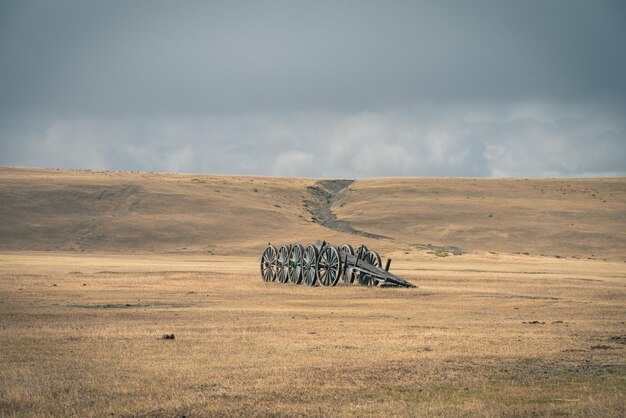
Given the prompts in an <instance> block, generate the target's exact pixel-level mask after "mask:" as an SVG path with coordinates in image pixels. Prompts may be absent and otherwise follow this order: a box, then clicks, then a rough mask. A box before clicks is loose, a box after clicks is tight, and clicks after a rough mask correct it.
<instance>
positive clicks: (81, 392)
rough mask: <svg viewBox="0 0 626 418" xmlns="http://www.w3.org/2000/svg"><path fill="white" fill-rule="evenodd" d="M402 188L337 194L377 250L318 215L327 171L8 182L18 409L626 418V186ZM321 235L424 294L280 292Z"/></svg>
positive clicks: (55, 176) (2, 187) (6, 277)
mask: <svg viewBox="0 0 626 418" xmlns="http://www.w3.org/2000/svg"><path fill="white" fill-rule="evenodd" d="M193 179H197V180H195V181H193ZM202 181H203V182H204V183H201V182H202ZM385 181H387V182H388V191H389V202H390V204H389V205H387V206H385V205H384V204H383V203H382V202H381V200H380V199H381V198H380V197H379V196H380V193H373V192H372V191H371V190H372V188H374V189H376V188H377V189H378V192H381V188H383V189H384V187H383V184H382V183H384V181H383V180H367V181H363V182H361V181H358V182H355V183H353V184H352V185H351V186H350V187H351V188H352V190H349V191H348V192H349V193H343V194H341V195H340V196H338V197H337V199H336V200H335V201H334V203H333V209H334V211H335V212H336V213H337V216H338V218H340V219H348V220H349V222H350V223H351V225H354V226H355V228H357V229H359V230H366V231H371V232H375V233H378V234H382V235H385V236H388V237H389V238H388V239H379V240H375V239H370V238H362V237H360V236H354V235H349V234H345V233H342V232H338V231H331V230H328V229H327V228H324V227H323V226H321V225H319V224H318V223H316V222H313V221H312V220H311V216H310V214H308V213H307V212H306V211H305V210H304V209H303V205H302V203H303V202H302V200H303V199H307V198H308V197H307V196H308V195H307V186H312V185H315V184H316V181H315V180H312V179H296V180H292V179H280V178H230V177H219V176H213V177H211V176H205V177H202V176H193V175H171V176H168V175H162V174H150V173H93V172H67V171H60V172H55V171H54V170H29V169H13V168H5V169H0V214H1V215H2V217H3V223H2V226H1V227H0V415H4V416H13V415H17V416H46V415H55V416H105V415H106V416H110V415H113V416H182V415H185V416H206V415H221V416H238V415H260V416H293V415H326V416H329V415H330V416H335V415H352V416H379V415H397V416H416V415H417V416H450V415H457V416H458V415H465V416H475V415H482V416H519V415H525V416H528V415H541V416H564V415H565V416H568V415H572V416H583V415H587V416H588V415H593V416H618V417H623V416H624V415H625V414H626V356H625V355H624V354H625V347H626V325H625V322H626V263H625V262H624V256H625V255H624V251H623V249H624V247H623V245H622V242H623V241H622V240H623V237H624V230H625V228H623V227H624V225H625V221H624V216H625V214H626V210H625V209H626V204H625V203H624V196H625V195H626V187H625V186H624V185H625V184H626V181H625V180H623V179H613V180H606V179H599V180H575V181H574V180H572V181H570V183H568V184H571V186H570V187H578V189H577V190H580V193H570V192H566V194H565V195H564V194H562V193H563V192H561V191H559V192H558V193H556V191H554V193H552V192H550V193H551V194H550V195H549V196H548V197H545V193H548V191H547V189H546V186H545V185H544V183H550V184H552V183H554V182H556V180H530V181H528V182H524V181H523V180H522V181H519V186H518V181H514V180H502V181H496V180H468V179H457V180H456V181H455V180H454V179H415V180H414V181H413V182H412V183H411V182H410V181H409V180H407V179H404V180H398V179H389V180H385ZM403 182H404V184H401V183H403ZM407 182H408V183H410V184H408V183H407ZM468 182H469V183H468ZM471 182H476V183H477V184H476V185H472V184H471ZM489 182H491V183H489ZM542 182H543V183H542ZM368 184H369V185H370V186H371V187H365V186H367V185H368ZM489 184H491V185H492V186H489V187H487V186H488V185H489ZM478 186H480V187H478ZM429 187H430V188H432V189H433V190H432V193H434V192H435V191H437V192H438V193H436V194H439V195H440V196H441V195H443V201H444V203H441V202H440V201H439V200H437V201H434V202H433V203H432V206H431V205H429V203H428V202H429V201H430V200H429V199H426V197H425V196H426V195H425V193H426V192H425V190H427V189H428V188H429ZM473 187H476V188H473ZM535 187H536V188H537V189H536V190H535ZM559 187H560V186H559ZM563 187H565V186H563ZM511 188H513V189H515V190H517V193H513V192H507V190H510V189H511ZM541 188H543V190H544V192H543V194H542V192H541V190H540V189H541ZM586 188H588V189H594V190H595V192H594V193H592V194H596V195H598V194H604V195H606V197H607V198H609V199H601V200H598V199H596V198H595V197H592V196H591V194H587V193H583V192H582V191H583V190H584V189H586ZM255 189H256V191H255ZM434 189H437V190H434ZM479 189H484V194H485V196H484V197H485V199H480V195H474V194H472V195H469V196H470V199H467V196H468V195H467V193H468V190H473V191H474V192H475V193H478V190H479ZM215 190H219V192H216V191H215ZM459 190H462V192H459ZM474 192H473V193H474ZM499 194H501V195H502V197H501V199H498V195H499ZM542 195H543V196H544V197H542ZM402 196H404V197H402ZM477 196H478V198H476V197H477ZM357 198H358V199H357ZM473 198H476V200H477V201H486V202H485V204H484V205H483V206H479V204H478V203H476V204H475V206H472V205H467V206H466V207H467V209H466V210H465V211H462V210H458V208H459V207H460V205H463V204H464V202H465V201H466V200H471V199H473ZM516 199H518V200H519V201H517V202H516ZM528 199H535V203H536V204H535V205H534V206H533V205H531V204H530V203H527V202H528ZM542 199H543V200H542ZM610 199H613V200H610ZM602 200H607V202H603V201H602ZM435 202H436V203H435ZM577 202H578V203H577ZM275 205H278V206H279V207H276V206H275ZM407 207H408V209H407ZM410 208H412V209H411V210H410ZM348 209H349V210H348ZM393 211H396V212H397V214H398V215H397V216H396V217H395V218H394V217H393V216H392V215H391V213H392V212H393ZM454 213H456V216H452V214H454ZM484 213H486V214H487V216H485V217H483V216H482V215H480V216H479V215H478V214H484ZM488 214H493V216H492V217H488ZM357 215H359V216H357ZM505 215H506V216H505ZM546 217H548V218H547V219H553V220H556V221H558V222H562V223H563V224H565V223H567V222H569V220H570V218H569V217H576V219H579V220H580V224H579V225H580V228H579V229H576V228H575V227H574V228H573V229H571V230H568V234H569V235H568V236H570V235H572V234H573V235H574V236H575V238H576V240H578V241H575V242H568V240H567V239H565V238H564V237H563V236H561V235H559V233H558V231H559V229H560V228H562V226H559V225H560V224H558V225H556V226H555V225H553V223H551V222H545V219H546ZM551 217H552V218H551ZM375 218H378V219H380V223H376V222H374V219H375ZM483 218H484V219H483ZM7 219H9V220H10V221H9V222H7V221H6V220H7ZM418 221H419V222H418ZM493 221H497V222H499V223H498V224H497V228H496V229H498V231H499V232H500V233H499V234H493V237H494V239H493V240H485V238H484V237H485V234H487V235H488V234H489V231H490V230H492V229H493V225H490V224H489V223H488V222H493ZM272 222H274V223H272ZM569 223H570V224H571V223H572V222H569ZM461 224H462V225H465V227H464V228H465V229H463V228H461V227H460V226H459V225H461ZM428 225H430V228H431V235H430V236H428V231H427V226H428ZM437 225H440V226H441V228H443V229H437V228H438V227H437ZM446 225H447V229H445V227H446ZM542 225H543V227H542ZM177 226H178V229H177V228H176V227H177ZM444 230H445V231H447V232H443V231H444ZM462 230H463V231H467V230H471V231H473V232H474V234H475V235H476V237H475V239H472V234H467V233H466V232H463V233H461V232H459V231H462ZM455 231H456V232H455ZM515 231H517V232H515ZM542 231H544V233H541V232H542ZM505 233H508V234H510V235H509V236H510V237H512V238H511V239H510V241H507V240H506V239H505V237H504V236H503V235H502V234H505ZM463 234H465V235H463ZM516 234H522V235H523V236H525V237H526V239H527V241H526V242H524V240H522V242H520V240H519V239H517V238H515V237H519V236H522V235H516ZM576 234H579V235H576ZM463 236H464V237H465V238H463ZM268 237H269V238H268ZM585 237H594V238H593V240H592V241H590V244H589V246H588V247H586V246H585V245H584V241H581V240H583V239H584V238H585ZM166 238H167V239H166ZM315 238H322V239H323V238H327V239H329V240H332V241H334V242H337V243H343V242H353V243H358V242H361V241H365V242H367V243H368V244H369V245H370V246H371V247H374V248H380V249H381V250H382V251H381V252H383V255H385V256H389V257H391V258H393V264H392V270H393V271H394V272H395V273H396V274H398V275H399V276H400V277H403V278H405V279H407V280H409V281H412V282H413V283H415V284H417V285H418V286H419V287H418V288H417V289H378V288H363V287H358V286H353V287H347V286H338V287H335V288H330V289H329V288H320V287H316V288H310V287H305V286H292V285H279V284H276V283H264V282H262V281H261V280H260V277H259V273H258V260H257V257H258V255H259V252H260V249H261V248H262V247H263V245H264V242H265V243H266V242H267V240H270V239H271V240H273V241H286V242H289V241H307V242H308V241H312V240H314V239H315ZM168 239H169V240H168ZM419 243H424V244H425V243H433V244H440V245H443V244H446V245H459V246H462V247H463V248H464V249H466V250H468V251H467V252H466V253H464V254H463V255H456V256H455V255H449V254H448V253H445V252H443V253H442V252H437V251H424V250H420V249H419V247H416V245H415V244H419ZM238 244H240V245H238ZM498 246H501V247H502V248H503V249H502V250H498V248H499V247H498ZM33 250H37V251H33ZM516 253H519V254H516ZM524 253H528V254H527V255H526V254H524ZM541 254H543V255H541ZM557 255H558V258H557V257H556V256H557ZM166 334H174V335H175V336H176V338H175V339H174V340H164V339H163V336H164V335H166Z"/></svg>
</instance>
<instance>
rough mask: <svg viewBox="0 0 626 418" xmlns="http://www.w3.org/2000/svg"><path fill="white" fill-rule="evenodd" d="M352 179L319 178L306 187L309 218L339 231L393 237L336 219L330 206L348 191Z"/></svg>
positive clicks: (368, 236)
mask: <svg viewBox="0 0 626 418" xmlns="http://www.w3.org/2000/svg"><path fill="white" fill-rule="evenodd" d="M352 183H354V180H321V181H318V182H317V183H316V185H315V186H309V187H307V191H308V192H309V199H304V208H305V209H306V210H307V212H309V213H310V214H311V220H312V221H313V222H315V223H318V224H320V225H322V226H324V227H326V228H330V229H334V230H335V231H339V232H347V233H349V234H354V235H360V236H363V237H367V238H374V239H393V238H390V237H386V236H384V235H378V234H372V233H370V232H365V231H359V230H357V229H354V228H353V227H352V226H351V225H350V224H349V223H348V222H346V221H342V220H339V219H337V215H335V213H334V212H333V211H332V206H333V203H335V201H337V199H339V198H341V197H345V195H346V194H348V193H350V189H349V188H348V186H350V185H351V184H352Z"/></svg>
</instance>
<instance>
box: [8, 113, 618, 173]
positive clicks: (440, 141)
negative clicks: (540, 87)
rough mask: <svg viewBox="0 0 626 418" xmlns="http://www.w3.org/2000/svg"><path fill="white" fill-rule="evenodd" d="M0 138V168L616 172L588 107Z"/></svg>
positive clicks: (244, 120)
mask: <svg viewBox="0 0 626 418" xmlns="http://www.w3.org/2000/svg"><path fill="white" fill-rule="evenodd" d="M38 126H39V128H35V127H26V128H22V129H12V130H10V131H9V130H6V129H5V130H3V129H2V128H1V127H0V164H2V165H26V166H40V167H62V168H91V169H113V170H142V171H175V172H199V173H223V174H251V175H257V174H258V175H287V176H307V177H342V178H364V177H378V176H470V177H475V176H476V177H478V176H481V177H571V176H615V175H618V176H624V175H626V122H625V118H624V117H623V115H622V114H620V112H611V111H610V110H607V109H606V108H603V109H599V108H596V107H594V106H570V107H566V108H563V107H555V106H551V105H549V104H542V103H525V104H515V105H506V106H502V105H489V104H483V105H471V106H470V105H458V106H453V107H447V108H446V110H445V111H434V110H430V109H428V108H426V107H420V108H403V109H389V110H387V111H384V112H369V113H368V112H365V113H330V112H328V113H325V112H306V113H292V114H285V113H280V114H249V115H241V116H206V117H203V116H198V117H180V118H167V119H163V118H153V119H150V118H136V119H72V120H54V121H48V122H43V123H40V124H39V125H38Z"/></svg>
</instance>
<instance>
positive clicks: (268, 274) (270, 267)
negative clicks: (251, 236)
mask: <svg viewBox="0 0 626 418" xmlns="http://www.w3.org/2000/svg"><path fill="white" fill-rule="evenodd" d="M277 254H278V252H277V251H276V247H274V246H273V245H269V244H268V246H267V247H265V250H263V254H262V255H261V277H262V278H263V281H265V282H271V281H273V280H275V279H276V257H277Z"/></svg>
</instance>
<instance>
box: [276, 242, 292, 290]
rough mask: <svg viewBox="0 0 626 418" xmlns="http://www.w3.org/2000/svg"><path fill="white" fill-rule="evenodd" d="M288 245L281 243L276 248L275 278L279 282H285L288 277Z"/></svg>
mask: <svg viewBox="0 0 626 418" xmlns="http://www.w3.org/2000/svg"><path fill="white" fill-rule="evenodd" d="M289 250H290V246H289V245H282V246H281V247H280V250H278V258H277V263H276V264H277V270H276V278H277V279H278V281H279V282H280V283H287V280H288V279H289Z"/></svg>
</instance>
